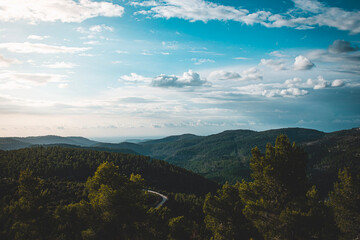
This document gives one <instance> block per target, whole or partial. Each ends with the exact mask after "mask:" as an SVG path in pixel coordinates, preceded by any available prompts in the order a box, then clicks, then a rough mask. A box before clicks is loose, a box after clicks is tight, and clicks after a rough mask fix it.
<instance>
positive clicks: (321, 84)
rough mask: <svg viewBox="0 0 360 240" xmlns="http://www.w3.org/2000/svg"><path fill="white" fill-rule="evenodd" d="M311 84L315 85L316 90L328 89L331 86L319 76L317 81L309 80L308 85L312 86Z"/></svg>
mask: <svg viewBox="0 0 360 240" xmlns="http://www.w3.org/2000/svg"><path fill="white" fill-rule="evenodd" d="M311 83H315V85H314V89H315V90H317V89H322V88H326V87H328V86H329V84H328V83H327V81H326V80H325V79H324V78H323V77H322V76H318V78H317V81H313V80H312V79H308V84H309V85H311Z"/></svg>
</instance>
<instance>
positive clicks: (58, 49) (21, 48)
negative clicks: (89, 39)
mask: <svg viewBox="0 0 360 240" xmlns="http://www.w3.org/2000/svg"><path fill="white" fill-rule="evenodd" d="M0 49H6V50H8V51H10V52H16V53H43V54H46V53H77V52H84V51H87V50H89V49H90V48H79V47H66V46H55V45H48V44H43V43H29V42H24V43H11V42H10V43H0Z"/></svg>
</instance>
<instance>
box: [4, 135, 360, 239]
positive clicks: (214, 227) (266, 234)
mask: <svg viewBox="0 0 360 240" xmlns="http://www.w3.org/2000/svg"><path fill="white" fill-rule="evenodd" d="M308 162H309V161H308V154H307V153H306V151H305V150H304V149H303V148H302V147H299V146H298V145H296V144H295V143H291V142H290V140H289V138H288V137H287V136H285V135H279V136H278V137H277V139H276V142H275V144H274V146H273V145H271V144H267V145H266V146H261V148H260V149H259V148H258V147H254V148H252V150H251V158H250V163H249V166H250V170H251V174H250V178H247V179H243V180H242V181H237V182H236V183H234V184H232V183H228V182H226V183H225V184H223V185H222V186H220V185H218V184H217V183H215V182H212V181H210V180H207V179H205V178H204V177H202V176H199V175H197V174H195V173H192V172H190V171H188V170H185V169H182V168H180V167H176V166H174V165H171V164H169V163H166V162H164V161H161V160H156V159H152V158H150V157H146V156H141V155H133V154H124V153H115V152H106V151H95V150H89V149H76V148H66V147H59V146H53V147H31V148H25V149H20V150H11V151H0V208H1V212H0V239H9V240H11V239H41V240H42V239H58V240H65V239H75V240H76V239H105V240H106V239H109V240H110V239H111V240H112V239H114V240H115V239H118V240H121V239H178V240H187V239H199V240H200V239H204V240H205V239H213V240H242V239H244V240H245V239H246V240H250V239H253V240H255V239H260V240H261V239H284V240H297V239H299V240H300V239H304V240H305V239H340V240H347V239H359V238H360V174H359V172H358V171H357V168H351V167H344V168H340V169H339V170H338V177H337V179H336V181H335V182H334V183H332V184H331V185H332V187H330V189H331V190H330V191H329V192H328V193H327V194H326V195H325V196H324V194H319V191H318V189H317V187H316V186H315V185H312V184H311V183H312V182H311V181H310V180H309V177H308V175H307V166H308ZM148 190H154V191H156V192H159V193H161V194H164V195H166V196H167V197H168V200H167V201H166V202H165V203H164V204H163V205H161V206H158V203H159V202H160V201H161V200H162V199H161V197H159V196H158V195H156V194H153V193H151V192H149V191H148Z"/></svg>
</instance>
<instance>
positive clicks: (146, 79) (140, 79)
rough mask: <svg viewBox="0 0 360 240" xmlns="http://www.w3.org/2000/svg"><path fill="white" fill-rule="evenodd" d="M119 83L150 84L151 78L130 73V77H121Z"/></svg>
mask: <svg viewBox="0 0 360 240" xmlns="http://www.w3.org/2000/svg"><path fill="white" fill-rule="evenodd" d="M119 81H120V82H128V83H138V82H144V83H150V82H151V81H152V78H149V77H144V76H141V75H139V74H136V73H130V75H123V76H121V77H120V78H119Z"/></svg>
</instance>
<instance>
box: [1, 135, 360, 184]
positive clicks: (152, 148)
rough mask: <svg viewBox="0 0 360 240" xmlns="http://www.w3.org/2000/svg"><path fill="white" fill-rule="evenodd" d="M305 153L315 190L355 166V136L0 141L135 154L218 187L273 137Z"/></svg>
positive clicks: (358, 145) (244, 175)
mask: <svg viewBox="0 0 360 240" xmlns="http://www.w3.org/2000/svg"><path fill="white" fill-rule="evenodd" d="M280 134H285V135H287V136H288V137H289V138H290V140H291V141H294V142H296V143H297V144H298V145H301V146H303V147H304V148H305V150H306V151H307V152H308V155H309V162H308V169H309V170H308V173H309V176H310V177H311V179H312V180H313V181H314V182H315V183H317V184H319V185H324V186H325V185H328V181H330V180H329V179H331V182H333V180H334V179H335V176H336V173H337V171H338V169H340V168H343V167H354V168H357V167H358V166H359V165H360V163H359V162H360V130H359V129H358V128H357V129H350V130H343V131H337V132H332V133H324V132H321V131H317V130H312V129H303V128H283V129H273V130H268V131H261V132H257V131H251V130H229V131H224V132H221V133H218V134H213V135H209V136H196V135H193V134H183V135H178V136H170V137H166V138H162V139H157V140H150V141H145V142H141V143H129V142H123V143H118V144H109V143H100V142H96V141H91V140H88V139H85V138H80V137H57V136H45V137H29V138H0V149H3V150H9V149H19V148H24V147H29V146H34V145H39V144H42V145H48V144H52V145H59V144H68V147H69V146H71V147H74V148H79V147H81V148H86V149H93V150H101V151H109V152H123V153H133V154H135V153H137V154H141V155H146V156H150V157H151V158H156V159H161V160H165V161H167V162H169V163H171V164H174V165H177V166H180V167H183V168H185V169H188V170H191V171H193V172H196V173H199V174H201V175H203V176H204V177H206V178H208V179H211V180H214V181H216V182H219V183H224V182H225V181H230V182H236V181H239V180H241V179H249V178H250V170H249V160H250V155H251V149H252V148H253V147H254V146H258V147H259V148H260V150H261V151H264V149H265V146H266V144H267V143H271V144H274V142H275V139H276V137H277V136H278V135H280Z"/></svg>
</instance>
